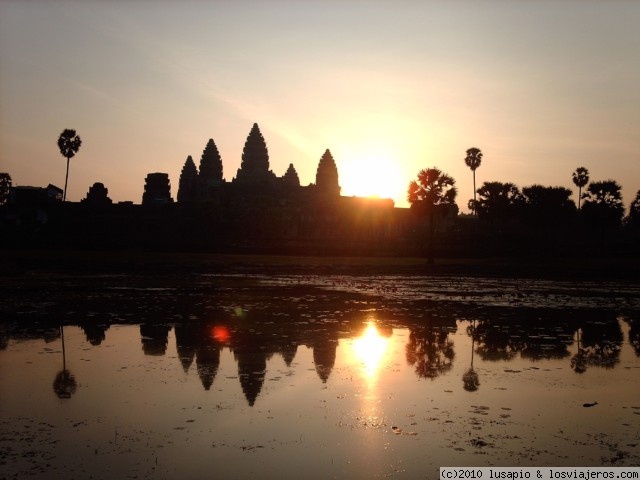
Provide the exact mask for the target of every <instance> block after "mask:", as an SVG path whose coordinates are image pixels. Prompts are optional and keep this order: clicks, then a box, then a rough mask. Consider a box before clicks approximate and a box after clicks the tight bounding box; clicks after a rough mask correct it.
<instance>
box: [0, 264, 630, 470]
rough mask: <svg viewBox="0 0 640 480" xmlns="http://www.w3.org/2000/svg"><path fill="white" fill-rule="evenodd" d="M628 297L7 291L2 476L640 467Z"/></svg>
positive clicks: (277, 287) (268, 288) (616, 293)
mask: <svg viewBox="0 0 640 480" xmlns="http://www.w3.org/2000/svg"><path fill="white" fill-rule="evenodd" d="M529 282H531V281H529ZM636 288H637V287H634V286H629V285H623V284H615V283H604V284H603V283H598V284H591V285H585V284H582V285H580V287H579V288H577V287H575V286H573V285H570V284H563V283H559V282H542V281H539V282H531V283H529V284H527V285H523V284H522V283H521V282H518V281H515V280H514V281H509V280H492V279H465V278H438V279H433V278H426V277H424V278H420V277H411V278H400V277H368V278H366V279H363V278H350V277H342V276H341V277H338V276H322V277H305V276H279V277H262V276H232V275H227V276H213V275H200V276H194V277H193V278H189V279H184V278H181V279H177V278H161V279H158V278H156V279H149V278H142V277H139V278H136V277H131V276H95V277H86V278H82V279H78V278H73V277H69V278H63V279H59V280H58V281H57V282H55V283H47V282H44V281H43V283H42V284H41V285H35V286H34V285H33V281H32V280H29V288H25V285H20V284H15V285H12V286H11V287H10V288H8V289H5V291H4V293H2V294H0V300H2V302H3V307H2V309H1V310H0V312H1V313H2V318H3V320H2V321H1V322H0V382H1V385H2V390H1V395H0V412H1V416H0V424H1V428H0V477H1V478H5V477H6V478H24V477H29V478H47V479H51V478H96V479H97V478H104V479H111V478H114V479H115V478H168V479H174V478H175V479H183V478H291V477H293V476H304V477H305V478H372V477H393V478H437V472H438V467H440V466H445V465H456V466H492V465H494V466H519V465H521V466H602V465H612V466H626V465H639V464H640V315H638V312H640V305H639V302H640V300H639V295H638V291H637V289H636Z"/></svg>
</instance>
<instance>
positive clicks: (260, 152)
mask: <svg viewBox="0 0 640 480" xmlns="http://www.w3.org/2000/svg"><path fill="white" fill-rule="evenodd" d="M274 178H275V175H274V174H273V172H271V171H270V170H269V152H268V151H267V144H266V143H265V141H264V138H263V137H262V133H260V128H259V127H258V124H257V123H254V124H253V127H252V128H251V132H249V136H248V137H247V141H246V142H245V144H244V150H243V151H242V163H241V164H240V168H239V169H238V174H237V175H236V180H238V181H241V182H246V181H248V182H251V183H253V182H263V181H268V180H269V179H274Z"/></svg>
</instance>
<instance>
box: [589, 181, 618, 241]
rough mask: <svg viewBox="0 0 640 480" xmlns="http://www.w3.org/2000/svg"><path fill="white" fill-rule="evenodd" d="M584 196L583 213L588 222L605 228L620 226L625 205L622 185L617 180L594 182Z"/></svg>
mask: <svg viewBox="0 0 640 480" xmlns="http://www.w3.org/2000/svg"><path fill="white" fill-rule="evenodd" d="M582 198H583V199H584V205H583V206H582V213H583V215H584V217H585V219H586V221H587V222H588V223H590V224H591V225H593V226H597V227H600V228H603V229H607V228H617V227H619V226H620V223H621V221H622V216H623V215H624V205H623V204H622V194H621V187H620V185H618V183H617V182H616V181H614V180H605V181H601V182H592V183H590V184H589V187H588V188H587V191H586V192H585V193H584V194H583V195H582Z"/></svg>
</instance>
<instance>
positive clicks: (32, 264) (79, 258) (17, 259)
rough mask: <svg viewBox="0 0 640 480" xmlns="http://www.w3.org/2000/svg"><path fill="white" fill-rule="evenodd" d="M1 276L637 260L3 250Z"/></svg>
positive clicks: (602, 272)
mask: <svg viewBox="0 0 640 480" xmlns="http://www.w3.org/2000/svg"><path fill="white" fill-rule="evenodd" d="M0 258H1V261H2V265H3V268H2V273H0V277H5V278H7V277H15V276H23V275H26V274H36V275H38V274H44V275H53V276H55V275H65V274H66V275H80V276H81V275H91V274H116V273H119V274H134V275H142V276H145V275H171V274H180V275H189V274H247V275H249V274H264V275H269V274H274V275H275V274H279V275H283V274H284V275H287V274H290V275H316V274H318V275H319V274H322V275H332V274H334V275H353V276H367V275H407V276H469V277H496V278H541V279H550V280H553V279H558V280H560V279H561V280H572V279H575V280H628V281H632V282H640V259H639V258H631V257H597V258H589V259H583V258H506V257H491V258H441V259H436V261H435V264H434V265H428V264H427V261H426V259H425V258H418V257H329V256H327V257H324V256H284V255H256V254H217V253H179V252H148V251H145V252H135V251H123V252H114V251H76V250H4V251H3V252H2V254H1V255H0Z"/></svg>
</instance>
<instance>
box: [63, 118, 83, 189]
mask: <svg viewBox="0 0 640 480" xmlns="http://www.w3.org/2000/svg"><path fill="white" fill-rule="evenodd" d="M80 145H82V140H80V137H79V136H78V135H76V131H75V130H71V129H69V128H65V129H64V131H63V132H62V133H61V134H60V136H59V137H58V148H59V149H60V153H61V154H62V156H63V157H65V158H66V159H67V175H66V176H65V177H64V194H63V195H62V201H63V202H64V201H65V200H66V198H67V181H68V180H69V160H71V158H73V156H74V155H75V154H76V153H78V149H79V148H80Z"/></svg>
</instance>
